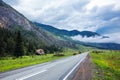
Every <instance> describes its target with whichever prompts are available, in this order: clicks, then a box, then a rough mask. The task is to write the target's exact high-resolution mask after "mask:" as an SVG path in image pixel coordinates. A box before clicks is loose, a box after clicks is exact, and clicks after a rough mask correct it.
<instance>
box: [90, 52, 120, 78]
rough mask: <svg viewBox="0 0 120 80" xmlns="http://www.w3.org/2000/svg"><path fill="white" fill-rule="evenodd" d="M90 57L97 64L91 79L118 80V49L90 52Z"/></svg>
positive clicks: (119, 69)
mask: <svg viewBox="0 0 120 80" xmlns="http://www.w3.org/2000/svg"><path fill="white" fill-rule="evenodd" d="M91 57H92V59H93V62H94V63H95V64H96V66H97V70H96V72H95V77H94V79H93V80H120V52H119V51H112V52H111V51H103V52H102V53H91Z"/></svg>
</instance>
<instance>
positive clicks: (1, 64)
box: [0, 49, 75, 72]
mask: <svg viewBox="0 0 120 80" xmlns="http://www.w3.org/2000/svg"><path fill="white" fill-rule="evenodd" d="M74 52H75V50H72V49H65V51H64V52H63V53H64V54H65V56H62V57H59V56H53V54H47V55H43V56H37V55H34V56H23V57H22V58H16V59H13V58H12V57H8V58H6V59H3V60H0V72H5V71H8V70H13V69H18V68H22V67H26V66H31V65H35V64H40V63H44V62H49V61H52V60H56V59H60V58H64V57H68V56H71V55H72V54H73V53H74Z"/></svg>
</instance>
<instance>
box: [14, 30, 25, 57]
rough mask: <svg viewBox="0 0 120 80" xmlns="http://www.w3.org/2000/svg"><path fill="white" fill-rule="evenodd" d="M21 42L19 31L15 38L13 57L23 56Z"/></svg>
mask: <svg viewBox="0 0 120 80" xmlns="http://www.w3.org/2000/svg"><path fill="white" fill-rule="evenodd" d="M23 47H24V46H23V41H22V36H21V33H20V31H18V32H17V36H16V45H15V52H14V56H15V57H22V56H23V55H24V49H23Z"/></svg>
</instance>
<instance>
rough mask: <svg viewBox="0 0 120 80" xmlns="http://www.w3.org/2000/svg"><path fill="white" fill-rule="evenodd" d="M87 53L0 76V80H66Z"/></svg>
mask: <svg viewBox="0 0 120 80" xmlns="http://www.w3.org/2000/svg"><path fill="white" fill-rule="evenodd" d="M87 54H88V52H86V53H82V54H79V55H76V56H71V57H68V58H63V59H59V60H55V61H51V62H47V63H43V64H38V65H34V66H30V67H25V68H22V69H17V70H13V71H9V72H5V73H1V74H0V80H68V77H69V76H70V75H71V73H72V72H74V70H75V69H76V68H77V67H78V66H79V64H80V63H81V62H82V61H83V60H84V59H85V58H86V56H87Z"/></svg>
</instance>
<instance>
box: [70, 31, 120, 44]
mask: <svg viewBox="0 0 120 80" xmlns="http://www.w3.org/2000/svg"><path fill="white" fill-rule="evenodd" d="M119 34H120V32H119V33H114V34H107V35H106V36H109V38H103V37H102V36H96V37H82V36H81V35H77V36H72V37H71V38H72V39H73V40H76V41H82V42H90V43H119V44H120V36H119Z"/></svg>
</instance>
